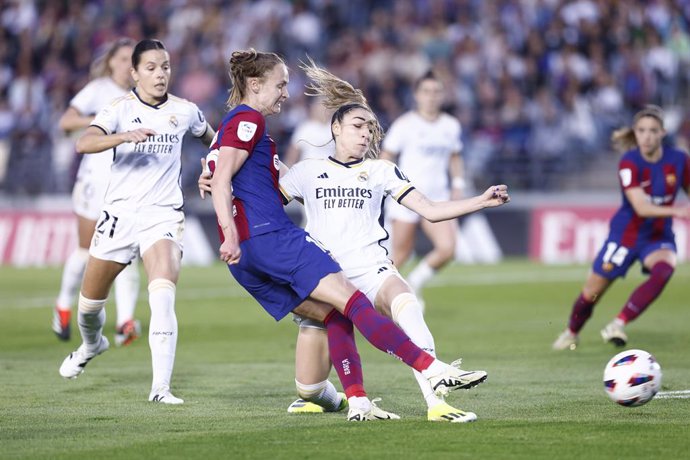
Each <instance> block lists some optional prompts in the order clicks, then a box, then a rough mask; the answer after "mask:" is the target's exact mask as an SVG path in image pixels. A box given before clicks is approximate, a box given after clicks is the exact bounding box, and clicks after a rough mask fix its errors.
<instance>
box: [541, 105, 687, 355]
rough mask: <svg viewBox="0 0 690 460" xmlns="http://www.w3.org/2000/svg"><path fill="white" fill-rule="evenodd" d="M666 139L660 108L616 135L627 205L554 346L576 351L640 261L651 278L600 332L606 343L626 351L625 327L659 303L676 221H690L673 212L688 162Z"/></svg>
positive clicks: (672, 258)
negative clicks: (606, 299) (596, 313)
mask: <svg viewBox="0 0 690 460" xmlns="http://www.w3.org/2000/svg"><path fill="white" fill-rule="evenodd" d="M665 134H666V131H665V130H664V114H663V111H662V110H661V108H659V107H656V106H647V107H646V108H644V109H643V110H641V111H639V112H638V113H637V114H635V117H634V118H633V126H632V128H623V129H620V130H618V131H616V132H614V134H613V136H612V140H613V141H614V143H618V144H619V145H621V146H622V147H624V148H626V149H631V150H628V151H627V152H626V153H625V154H624V155H623V157H622V158H621V161H620V163H619V166H618V178H619V181H620V185H621V190H622V195H623V204H622V205H621V207H620V208H619V209H618V211H617V212H616V214H614V216H613V218H612V219H611V223H610V232H609V236H608V238H607V239H606V242H605V243H604V245H603V247H602V248H601V250H600V251H599V254H598V255H597V257H596V259H595V260H594V263H593V265H592V271H591V272H590V274H589V276H588V278H587V280H586V282H585V285H584V287H583V289H582V293H581V294H580V296H579V297H578V298H577V300H576V301H575V304H574V305H573V310H572V313H571V314H570V322H569V324H568V328H567V329H566V330H565V331H563V332H562V333H561V335H560V336H559V337H558V339H556V341H555V342H554V344H553V348H554V349H556V350H565V349H571V350H572V349H574V348H575V347H577V344H578V334H579V332H580V330H581V329H582V327H583V326H584V324H585V322H586V321H587V320H588V319H589V317H590V316H591V315H592V310H593V309H594V306H595V305H596V303H597V302H598V301H599V299H600V298H601V296H602V295H603V294H604V293H605V292H606V290H607V289H608V287H609V286H610V285H611V283H613V281H614V280H616V278H619V277H622V276H625V274H626V273H627V271H628V269H629V268H630V266H631V265H632V264H633V263H635V261H636V260H639V261H640V262H641V263H642V270H643V272H644V273H646V274H648V275H649V278H648V279H647V280H646V281H645V282H644V283H642V284H640V285H639V286H638V287H637V288H636V289H635V291H633V293H632V295H631V296H630V298H629V299H628V301H627V302H626V303H625V305H624V306H623V308H622V309H621V311H620V313H618V316H616V318H615V319H614V320H613V321H611V322H610V323H609V324H607V325H606V327H604V329H602V330H601V336H602V338H603V339H604V342H611V343H613V344H615V345H616V346H624V345H625V344H626V343H627V341H628V337H627V335H626V334H625V330H624V326H625V325H626V324H627V323H628V322H630V321H632V320H634V319H635V318H637V317H638V316H640V315H641V314H642V312H644V311H645V310H646V309H647V307H649V305H650V304H651V303H652V302H654V300H655V299H656V298H657V297H659V295H660V294H661V292H662V291H663V290H664V287H665V286H666V283H668V281H669V279H670V278H671V275H673V271H674V269H675V266H676V242H675V236H674V234H673V229H672V219H673V218H674V217H676V218H684V219H688V218H690V208H689V207H687V206H683V207H680V206H673V203H674V201H675V198H676V195H677V194H678V191H679V190H681V189H682V190H684V191H685V193H686V194H688V193H690V157H689V156H688V155H687V154H686V153H684V152H682V151H680V150H676V149H674V148H672V147H668V146H663V145H662V143H661V141H662V139H663V137H664V135H665Z"/></svg>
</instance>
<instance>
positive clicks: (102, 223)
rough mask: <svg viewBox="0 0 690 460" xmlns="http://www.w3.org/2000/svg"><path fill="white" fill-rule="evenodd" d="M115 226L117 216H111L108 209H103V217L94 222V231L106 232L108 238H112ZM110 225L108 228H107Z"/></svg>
mask: <svg viewBox="0 0 690 460" xmlns="http://www.w3.org/2000/svg"><path fill="white" fill-rule="evenodd" d="M108 222H110V225H108ZM116 226H117V216H111V215H110V213H109V212H108V211H103V217H102V218H101V220H99V221H98V224H96V232H98V233H100V234H101V235H104V234H105V232H108V238H112V237H113V235H115V227H116ZM108 227H110V228H108Z"/></svg>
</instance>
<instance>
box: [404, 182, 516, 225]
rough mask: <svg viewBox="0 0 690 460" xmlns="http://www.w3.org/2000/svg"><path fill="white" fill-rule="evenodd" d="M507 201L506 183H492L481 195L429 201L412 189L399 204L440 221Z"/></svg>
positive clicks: (508, 199)
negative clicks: (462, 198)
mask: <svg viewBox="0 0 690 460" xmlns="http://www.w3.org/2000/svg"><path fill="white" fill-rule="evenodd" d="M509 201H510V195H509V194H508V186H507V185H492V186H491V187H489V188H488V189H486V191H485V192H484V193H482V194H481V195H477V196H473V197H472V198H466V199H464V200H455V201H431V200H429V199H428V198H427V197H426V196H424V195H423V194H422V193H421V192H419V191H418V190H413V191H411V192H410V193H408V194H407V195H406V196H405V197H404V198H403V199H402V201H401V202H400V204H402V205H403V206H405V207H407V208H408V209H411V210H412V211H414V212H416V213H417V214H419V215H420V216H422V217H424V218H425V219H426V220H428V221H430V222H440V221H443V220H449V219H455V218H456V217H460V216H463V215H465V214H470V213H473V212H476V211H479V210H481V209H484V208H494V207H496V206H501V205H503V204H505V203H508V202H509Z"/></svg>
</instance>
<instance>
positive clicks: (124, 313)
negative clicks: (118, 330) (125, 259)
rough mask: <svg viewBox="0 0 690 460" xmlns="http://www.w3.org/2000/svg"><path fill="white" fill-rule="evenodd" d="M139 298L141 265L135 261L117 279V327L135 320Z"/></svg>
mask: <svg viewBox="0 0 690 460" xmlns="http://www.w3.org/2000/svg"><path fill="white" fill-rule="evenodd" d="M138 297H139V264H138V263H137V259H134V260H133V261H132V263H131V264H129V265H128V266H126V267H125V269H124V270H122V271H121V272H120V274H119V275H117V278H115V306H116V308H117V322H116V323H115V324H116V325H117V327H120V326H122V325H123V324H124V323H125V322H127V321H129V320H130V319H133V318H134V308H135V307H136V306H137V298H138Z"/></svg>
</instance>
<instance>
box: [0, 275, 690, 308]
mask: <svg viewBox="0 0 690 460" xmlns="http://www.w3.org/2000/svg"><path fill="white" fill-rule="evenodd" d="M477 267H478V269H480V270H482V272H481V273H463V274H462V275H459V274H458V273H457V272H454V271H448V272H445V273H444V272H441V273H440V274H439V275H438V276H436V277H435V278H434V279H432V280H431V282H430V283H429V284H428V285H427V286H428V287H430V288H435V287H448V286H487V285H505V284H544V283H562V282H569V281H584V279H585V277H586V276H587V270H588V268H587V267H579V268H563V269H559V268H554V269H553V270H550V271H544V270H541V269H540V270H534V271H532V270H529V269H528V270H524V269H523V270H515V271H510V272H509V271H505V270H504V269H501V268H500V267H498V268H497V269H496V270H495V271H493V270H491V266H485V265H482V266H477ZM483 270H489V271H490V272H489V273H487V272H485V271H483ZM630 275H633V276H635V275H634V274H633V273H632V272H631V273H630V274H629V277H631V276H630ZM674 278H688V277H687V276H683V275H681V274H676V275H674ZM671 282H673V281H671ZM676 282H677V280H676ZM228 283H229V285H228V286H227V287H224V288H182V289H178V291H177V298H178V299H182V300H209V299H223V298H240V297H248V296H249V294H247V293H246V291H245V290H244V289H242V288H241V287H239V286H238V285H236V284H234V281H232V280H228ZM146 295H147V293H146V291H142V292H140V293H139V296H140V298H144V297H145V296H146ZM56 296H57V287H56V291H55V295H54V296H51V297H45V296H30V295H27V296H25V297H10V298H7V297H5V298H0V311H1V310H9V309H13V308H44V307H50V306H52V305H53V303H54V302H55V297H56Z"/></svg>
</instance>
